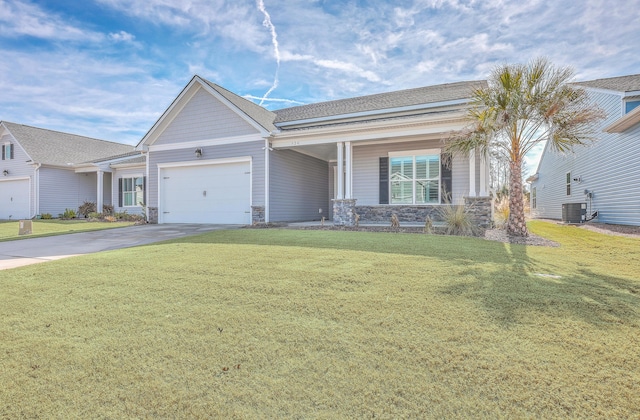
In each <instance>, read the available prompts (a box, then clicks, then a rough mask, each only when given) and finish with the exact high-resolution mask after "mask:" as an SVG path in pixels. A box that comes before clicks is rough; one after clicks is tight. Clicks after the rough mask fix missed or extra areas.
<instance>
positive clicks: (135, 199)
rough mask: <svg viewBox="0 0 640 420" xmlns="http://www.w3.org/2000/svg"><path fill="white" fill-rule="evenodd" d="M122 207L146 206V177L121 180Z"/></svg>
mask: <svg viewBox="0 0 640 420" xmlns="http://www.w3.org/2000/svg"><path fill="white" fill-rule="evenodd" d="M119 184H120V185H119V186H120V188H119V189H120V200H119V201H120V207H141V206H143V205H144V184H145V179H144V177H141V176H140V177H133V178H120V183H119Z"/></svg>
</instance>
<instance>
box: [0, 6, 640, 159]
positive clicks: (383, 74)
mask: <svg viewBox="0 0 640 420" xmlns="http://www.w3.org/2000/svg"><path fill="white" fill-rule="evenodd" d="M638 45H640V0H615V1H611V0H565V1H559V0H515V1H512V0H395V1H379V0H369V1H365V0H340V1H338V0H82V1H80V0H0V88H1V89H0V120H3V121H11V122H16V123H21V124H27V125H32V126H36V127H42V128H48V129H52V130H59V131H65V132H70V133H75V134H81V135H85V136H89V137H95V138H100V139H105V140H111V141H118V142H122V143H128V144H133V145H135V144H137V143H138V142H139V141H140V139H141V138H142V137H143V136H144V134H145V133H146V132H147V131H148V130H149V129H150V128H151V126H152V125H153V124H154V123H155V121H156V120H157V119H158V118H159V117H160V115H161V114H162V113H163V112H164V111H165V110H166V109H167V107H168V106H169V105H170V104H171V102H172V101H173V99H175V97H176V96H177V95H178V94H179V93H180V91H181V90H182V88H183V87H184V86H185V85H186V84H187V83H188V82H189V80H191V78H192V77H193V75H194V74H198V75H200V76H202V77H204V78H206V79H208V80H210V81H212V82H214V83H217V84H219V85H221V86H223V87H225V88H226V89H228V90H230V91H232V92H235V93H237V94H239V95H241V96H244V97H246V98H249V99H251V100H254V101H255V102H256V103H259V104H262V105H263V106H264V107H266V108H268V109H278V108H284V107H288V106H294V105H299V104H306V103H313V102H319V101H326V100H332V99H341V98H347V97H353V96H360V95H368V94H373V93H380V92H388V91H393V90H399V89H407V88H413V87H419V86H428V85H435V84H441V83H448V82H458V81H467V80H481V79H485V78H487V77H488V75H489V73H490V71H491V69H492V68H494V67H495V66H497V65H500V64H505V63H526V62H528V61H530V60H531V59H534V58H536V57H540V56H545V57H548V58H549V59H550V60H551V61H552V62H553V63H554V64H555V65H558V66H571V67H572V68H573V69H574V71H575V80H592V79H597V78H603V77H613V76H621V75H627V74H636V73H640V54H638ZM540 152H541V148H539V149H538V150H536V151H535V152H534V153H532V154H531V155H530V156H529V157H528V159H527V161H526V162H525V163H526V164H527V167H528V168H530V169H531V170H535V166H536V165H537V162H536V161H537V159H538V156H539V154H540Z"/></svg>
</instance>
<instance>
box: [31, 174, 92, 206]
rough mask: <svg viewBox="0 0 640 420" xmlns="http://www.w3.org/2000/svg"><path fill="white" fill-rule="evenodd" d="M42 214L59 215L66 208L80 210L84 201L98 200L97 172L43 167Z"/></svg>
mask: <svg viewBox="0 0 640 420" xmlns="http://www.w3.org/2000/svg"><path fill="white" fill-rule="evenodd" d="M39 171H40V214H43V213H50V214H51V215H52V216H53V217H58V215H59V214H61V213H64V211H65V209H72V210H76V211H77V210H78V207H79V206H80V205H81V204H82V203H83V202H84V201H92V202H95V201H96V198H97V196H96V191H97V188H96V186H97V178H96V174H95V173H84V174H77V173H75V172H74V171H73V170H68V169H59V168H47V167H41V168H40V169H39Z"/></svg>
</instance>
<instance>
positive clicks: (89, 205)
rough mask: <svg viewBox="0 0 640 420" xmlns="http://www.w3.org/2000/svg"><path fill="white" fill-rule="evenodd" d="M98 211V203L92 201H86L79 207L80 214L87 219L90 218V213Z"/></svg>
mask: <svg viewBox="0 0 640 420" xmlns="http://www.w3.org/2000/svg"><path fill="white" fill-rule="evenodd" d="M96 211H97V210H96V203H94V202H92V201H85V202H84V203H82V204H81V205H80V207H78V214H81V215H82V216H84V217H85V218H87V217H89V213H95V212H96Z"/></svg>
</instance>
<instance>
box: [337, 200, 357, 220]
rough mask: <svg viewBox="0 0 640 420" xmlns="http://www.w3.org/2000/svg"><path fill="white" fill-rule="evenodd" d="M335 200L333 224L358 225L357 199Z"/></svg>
mask: <svg viewBox="0 0 640 420" xmlns="http://www.w3.org/2000/svg"><path fill="white" fill-rule="evenodd" d="M332 201H333V224H334V225H335V226H355V225H356V214H355V209H356V200H355V199H344V200H338V199H335V200H332Z"/></svg>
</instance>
